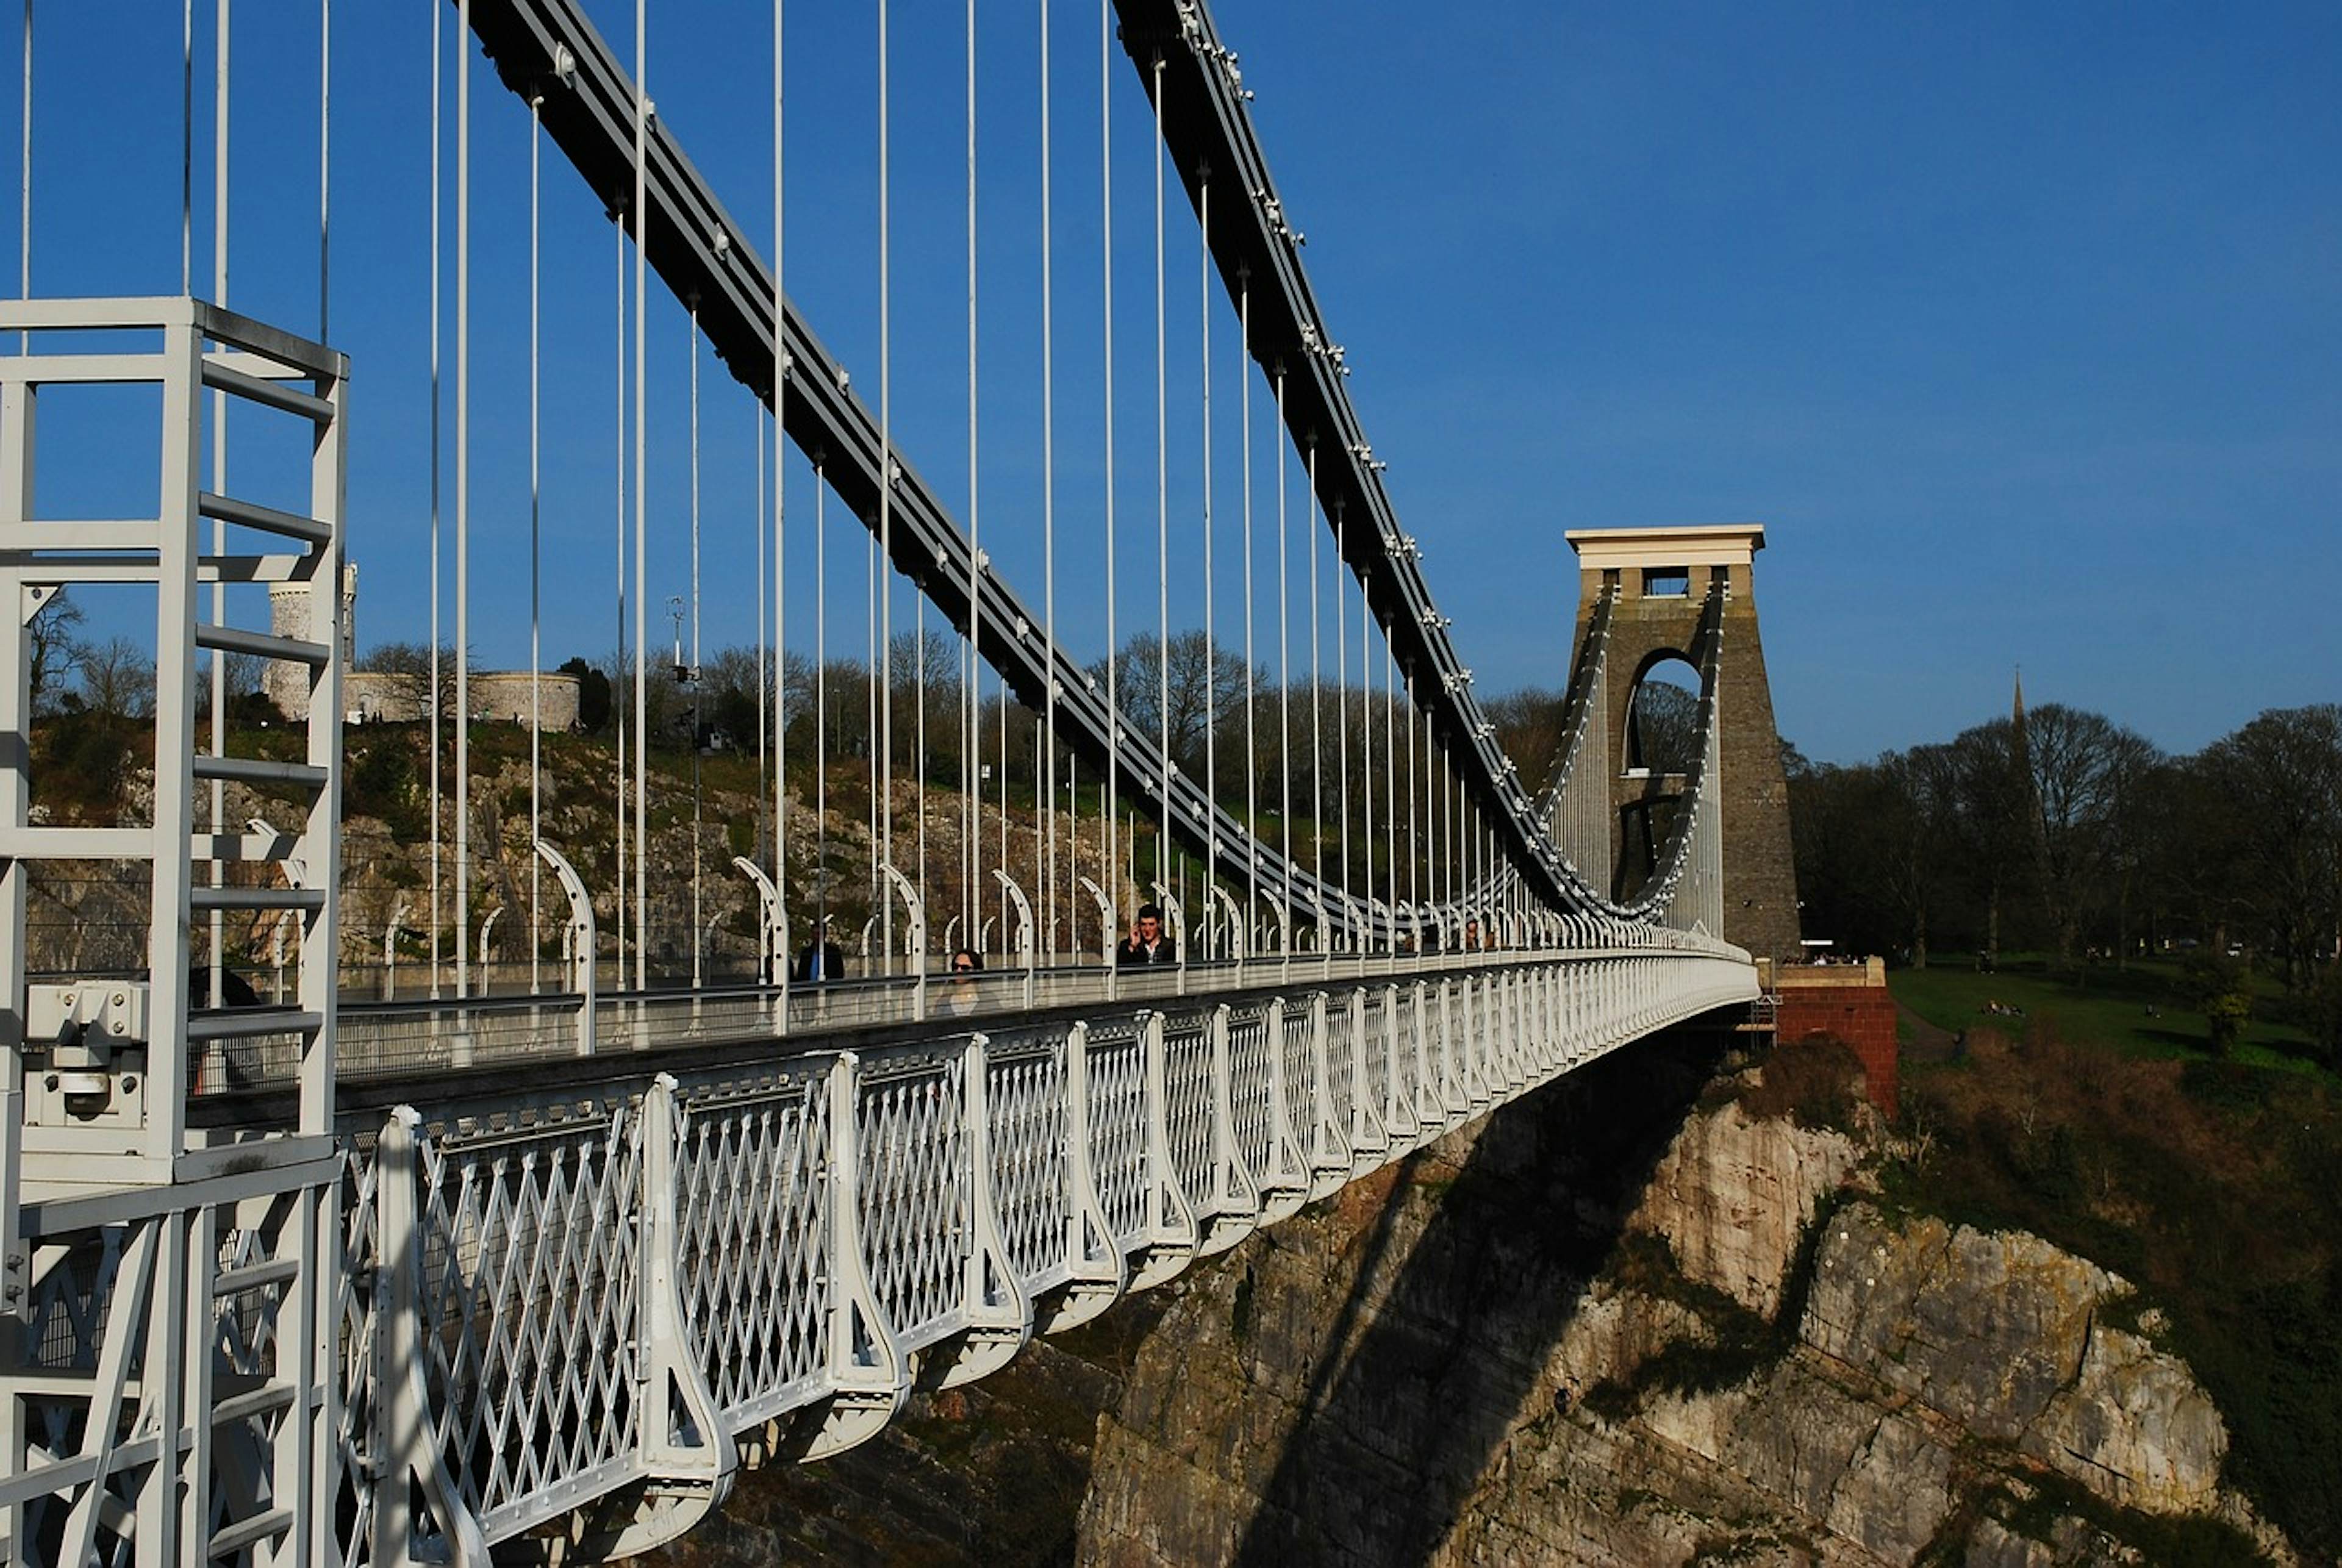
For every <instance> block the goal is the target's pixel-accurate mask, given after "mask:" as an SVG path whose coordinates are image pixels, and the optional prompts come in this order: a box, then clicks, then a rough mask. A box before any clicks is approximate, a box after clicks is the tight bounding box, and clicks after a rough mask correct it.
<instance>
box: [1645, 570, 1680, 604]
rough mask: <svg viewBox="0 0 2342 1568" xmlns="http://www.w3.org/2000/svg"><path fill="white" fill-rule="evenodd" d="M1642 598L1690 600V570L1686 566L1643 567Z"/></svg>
mask: <svg viewBox="0 0 2342 1568" xmlns="http://www.w3.org/2000/svg"><path fill="white" fill-rule="evenodd" d="M1643 597H1644V598H1646V599H1688V598H1690V597H1691V568H1690V567H1688V566H1646V567H1644V568H1643Z"/></svg>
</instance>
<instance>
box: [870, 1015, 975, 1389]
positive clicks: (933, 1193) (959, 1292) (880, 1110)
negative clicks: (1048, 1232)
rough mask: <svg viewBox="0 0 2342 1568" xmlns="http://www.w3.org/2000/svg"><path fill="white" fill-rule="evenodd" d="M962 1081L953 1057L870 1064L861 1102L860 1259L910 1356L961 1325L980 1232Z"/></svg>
mask: <svg viewBox="0 0 2342 1568" xmlns="http://www.w3.org/2000/svg"><path fill="white" fill-rule="evenodd" d="M965 1100H966V1079H965V1078H964V1077H963V1075H962V1074H961V1072H960V1069H959V1065H958V1062H957V1057H956V1053H954V1054H950V1055H944V1054H937V1053H935V1052H932V1051H926V1050H921V1051H918V1052H916V1053H906V1054H902V1055H899V1056H894V1057H889V1058H881V1059H879V1060H878V1061H876V1062H875V1063H866V1064H865V1066H864V1070H863V1074H862V1077H861V1082H860V1084H859V1091H858V1093H857V1094H856V1097H855V1122H856V1129H855V1130H856V1134H857V1140H858V1143H859V1144H860V1148H859V1154H860V1156H861V1169H860V1171H859V1173H858V1174H857V1175H858V1190H859V1193H860V1209H861V1215H862V1246H863V1256H864V1259H865V1261H866V1263H867V1264H868V1266H869V1269H870V1282H871V1284H872V1287H873V1288H874V1289H876V1292H877V1293H878V1304H879V1307H880V1308H881V1310H883V1311H884V1312H885V1313H886V1321H887V1322H888V1323H890V1324H891V1325H892V1326H893V1328H894V1331H895V1333H896V1336H897V1337H898V1338H900V1339H901V1340H902V1341H903V1343H904V1345H905V1346H906V1348H909V1349H917V1348H920V1347H922V1346H925V1345H927V1344H932V1343H935V1342H936V1340H938V1339H940V1338H942V1337H943V1335H944V1334H946V1333H949V1332H950V1331H951V1330H952V1329H953V1328H955V1327H956V1326H958V1325H957V1322H956V1314H958V1313H961V1312H962V1311H963V1295H964V1293H965V1291H966V1279H967V1265H968V1256H969V1253H970V1251H971V1249H972V1248H973V1246H974V1244H975V1227H974V1225H973V1224H972V1223H971V1220H970V1215H969V1213H968V1195H969V1186H970V1182H971V1179H972V1176H973V1173H972V1171H971V1170H970V1169H969V1163H968V1155H967V1115H966V1105H965Z"/></svg>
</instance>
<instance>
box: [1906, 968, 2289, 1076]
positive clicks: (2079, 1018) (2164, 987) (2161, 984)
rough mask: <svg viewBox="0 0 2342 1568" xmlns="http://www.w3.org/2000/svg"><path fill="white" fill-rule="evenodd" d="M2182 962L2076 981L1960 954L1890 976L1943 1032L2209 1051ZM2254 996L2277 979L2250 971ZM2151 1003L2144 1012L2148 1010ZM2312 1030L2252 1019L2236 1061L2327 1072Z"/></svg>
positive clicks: (2263, 994) (2091, 974)
mask: <svg viewBox="0 0 2342 1568" xmlns="http://www.w3.org/2000/svg"><path fill="white" fill-rule="evenodd" d="M2178 982H2179V966H2178V964H2176V963H2174V962H2171V961H2169V960H2167V959H2146V960H2140V961H2137V962H2134V963H2133V964H2131V965H2130V966H2129V967H2127V968H2125V969H2119V970H2117V969H2113V968H2110V967H2107V966H2105V965H2099V966H2097V967H2094V968H2091V969H2089V970H2087V971H2086V972H2085V973H2084V974H2081V975H2080V976H2078V977H2076V978H2070V979H2069V978H2063V977H2053V976H2052V975H2051V974H2049V973H2048V968H2047V964H2044V963H2042V962H2041V961H2039V960H2037V959H2025V958H2014V959H2012V958H2007V957H2004V958H2003V960H2002V962H2001V966H2000V968H1999V969H1998V970H1997V972H1995V973H1993V974H1980V973H1978V972H1977V969H1976V968H1975V966H1974V965H1973V964H1972V963H1970V962H1969V961H1968V960H1967V959H1966V958H1950V959H1939V960H1938V961H1937V963H1936V964H1933V965H1931V966H1930V967H1928V968H1926V969H1897V970H1894V971H1891V972H1889V974H1887V989H1889V990H1890V991H1892V992H1893V993H1894V994H1895V999H1896V1000H1897V1001H1898V1002H1900V1003H1902V1004H1903V1005H1904V1006H1906V1007H1908V1008H1909V1009H1910V1010H1911V1011H1912V1012H1914V1013H1916V1014H1918V1015H1919V1016H1920V1017H1921V1018H1923V1019H1925V1020H1927V1022H1928V1023H1930V1024H1934V1025H1936V1026H1937V1028H1939V1029H1948V1030H1950V1031H1952V1032H1953V1033H1955V1034H1957V1033H1958V1032H1959V1031H1961V1030H1963V1029H1973V1028H1977V1027H1992V1026H1997V1027H1998V1028H2000V1029H2001V1030H2002V1031H2003V1032H2004V1033H2007V1034H2020V1033H2022V1032H2023V1030H2024V1028H2025V1026H2026V1024H2027V1023H2028V1022H2030V1021H2032V1020H2035V1019H2039V1020H2041V1021H2043V1022H2046V1023H2047V1024H2049V1025H2050V1026H2051V1027H2053V1028H2055V1029H2056V1030H2057V1033H2058V1034H2060V1035H2062V1036H2064V1037H2065V1038H2067V1039H2068V1040H2077V1041H2082V1040H2087V1041H2094V1042H2097V1043H2098V1044H2104V1045H2108V1046H2112V1047H2114V1048H2115V1049H2117V1050H2119V1051H2121V1052H2123V1053H2124V1054H2127V1055H2133V1056H2139V1057H2145V1058H2148V1059H2162V1058H2180V1059H2187V1058H2193V1057H2202V1056H2207V1055H2208V1054H2210V1051H2211V1028H2210V1025H2209V1024H2207V1023H2206V1022H2205V1019H2204V1014H2202V1013H2201V1012H2199V1011H2197V1009H2195V1008H2192V1007H2189V1006H2187V1004H2185V1003H2183V1002H2181V1001H2180V1000H2179V997H2178ZM2254 984H2255V991H2256V993H2257V998H2274V997H2275V995H2276V994H2277V985H2276V982H2275V981H2274V980H2273V979H2271V978H2270V977H2268V976H2266V975H2256V976H2255V977H2254ZM1996 1000H1997V1001H1998V1002H2000V1003H2002V1004H2005V1005H2007V1006H2011V1007H2018V1008H2022V1009H2023V1010H2024V1012H2025V1014H2026V1016H2025V1017H2024V1018H2021V1019H2020V1018H1995V1017H1993V1016H1991V1015H1990V1014H1987V1013H1986V1012H1985V1004H1986V1003H1987V1002H1990V1001H1996ZM2150 1006H2151V1007H2153V1008H2154V1009H2155V1015H2153V1016H2150V1015H2149V1014H2148V1012H2147V1009H2148V1008H2149V1007H2150ZM2313 1056H2314V1052H2313V1051H2312V1048H2311V1045H2310V1041H2309V1037H2308V1035H2307V1034H2303V1033H2302V1032H2301V1031H2300V1030H2299V1029H2297V1028H2294V1027H2292V1026H2290V1025H2288V1024H2273V1023H2269V1022H2267V1021H2266V1020H2264V1019H2261V1018H2258V1017H2256V1018H2255V1019H2254V1020H2253V1021H2252V1023H2250V1024H2247V1026H2246V1029H2245V1038H2244V1044H2243V1045H2242V1046H2241V1047H2240V1048H2239V1050H2238V1052H2237V1056H2236V1060H2237V1062H2239V1063H2241V1064H2244V1065H2247V1066H2253V1067H2269V1068H2276V1069H2278V1070H2281V1071H2286V1072H2295V1073H2307V1074H2315V1075H2317V1076H2320V1077H2331V1076H2332V1074H2327V1073H2324V1072H2323V1071H2322V1070H2321V1069H2319V1068H2318V1067H2317V1064H2315V1062H2314V1060H2313Z"/></svg>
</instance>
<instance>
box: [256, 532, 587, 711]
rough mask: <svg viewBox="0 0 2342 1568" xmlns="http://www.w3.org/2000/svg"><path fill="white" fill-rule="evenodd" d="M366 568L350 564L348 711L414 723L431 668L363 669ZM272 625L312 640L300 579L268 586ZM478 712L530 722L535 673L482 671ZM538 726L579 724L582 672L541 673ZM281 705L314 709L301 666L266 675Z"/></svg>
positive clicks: (346, 572)
mask: <svg viewBox="0 0 2342 1568" xmlns="http://www.w3.org/2000/svg"><path fill="white" fill-rule="evenodd" d="M357 601H358V569H357V564H356V563H355V562H348V563H345V564H344V565H343V567H342V668H343V671H344V674H343V676H342V704H343V709H344V712H343V714H342V717H343V719H344V720H345V722H346V723H349V724H411V723H413V722H414V721H415V720H418V719H425V718H428V717H430V716H431V680H430V677H429V676H428V675H425V674H408V673H406V672H404V671H391V670H360V669H357V668H355V665H356V663H357V659H356V652H357ZM268 620H269V627H270V629H271V630H272V631H274V632H275V634H277V635H278V636H280V637H294V638H298V639H301V640H303V641H307V640H309V604H308V598H307V594H306V593H305V590H304V589H303V587H302V586H301V584H296V583H278V584H270V586H269V590H268ZM468 684H469V692H468V695H469V696H470V699H471V709H472V719H473V721H474V722H475V723H477V724H527V723H528V721H529V714H530V710H531V701H532V698H531V690H530V688H531V685H532V680H531V677H530V675H529V673H528V672H527V671H526V670H474V671H473V672H472V673H471V678H470V681H469V683H468ZM533 684H534V685H535V699H534V700H535V704H536V706H535V711H536V714H537V727H538V728H539V729H544V730H567V729H572V728H575V726H576V724H577V677H576V676H575V675H562V674H554V673H552V672H551V671H545V672H544V673H542V674H538V675H536V676H535V679H534V683H533ZM441 685H442V687H443V689H445V691H446V693H447V694H448V698H449V701H450V702H451V703H452V701H453V699H454V694H455V672H454V671H453V670H452V669H450V670H447V671H445V672H443V674H442V679H441ZM261 690H263V691H264V692H265V693H267V694H268V699H269V701H271V702H273V703H275V704H276V711H277V712H279V713H281V714H284V715H285V717H286V718H288V719H296V720H297V719H305V718H307V717H308V716H309V685H308V682H307V681H306V680H305V678H304V676H303V674H302V672H301V671H300V670H299V669H298V668H296V667H295V666H294V665H291V664H276V663H272V664H269V665H268V666H267V670H266V673H265V674H264V675H263V676H262V677H261Z"/></svg>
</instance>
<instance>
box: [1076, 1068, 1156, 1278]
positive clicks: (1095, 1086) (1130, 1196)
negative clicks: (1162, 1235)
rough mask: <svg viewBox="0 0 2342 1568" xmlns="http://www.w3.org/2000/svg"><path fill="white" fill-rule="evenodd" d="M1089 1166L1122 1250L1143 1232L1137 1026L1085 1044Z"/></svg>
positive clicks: (1142, 1085) (1142, 1072)
mask: <svg viewBox="0 0 2342 1568" xmlns="http://www.w3.org/2000/svg"><path fill="white" fill-rule="evenodd" d="M1089 1080H1090V1095H1089V1100H1090V1104H1089V1113H1090V1161H1091V1166H1092V1169H1093V1171H1094V1173H1095V1174H1096V1178H1097V1188H1098V1202H1099V1203H1100V1205H1101V1206H1102V1207H1103V1208H1104V1209H1105V1210H1106V1223H1107V1224H1108V1225H1109V1226H1111V1227H1112V1229H1113V1231H1114V1236H1115V1240H1116V1242H1118V1243H1121V1244H1122V1245H1123V1246H1124V1247H1125V1248H1126V1249H1127V1248H1129V1247H1132V1246H1134V1245H1136V1243H1138V1242H1140V1241H1141V1240H1142V1239H1143V1238H1144V1236H1145V1234H1146V1183H1147V1181H1148V1179H1149V1176H1150V1174H1151V1173H1150V1171H1149V1169H1148V1163H1147V1155H1146V1037H1145V1035H1144V1034H1142V1033H1141V1032H1140V1030H1139V1028H1138V1026H1137V1025H1136V1023H1134V1024H1131V1025H1129V1026H1127V1027H1125V1028H1118V1029H1093V1030H1091V1031H1090V1040H1089Z"/></svg>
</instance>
